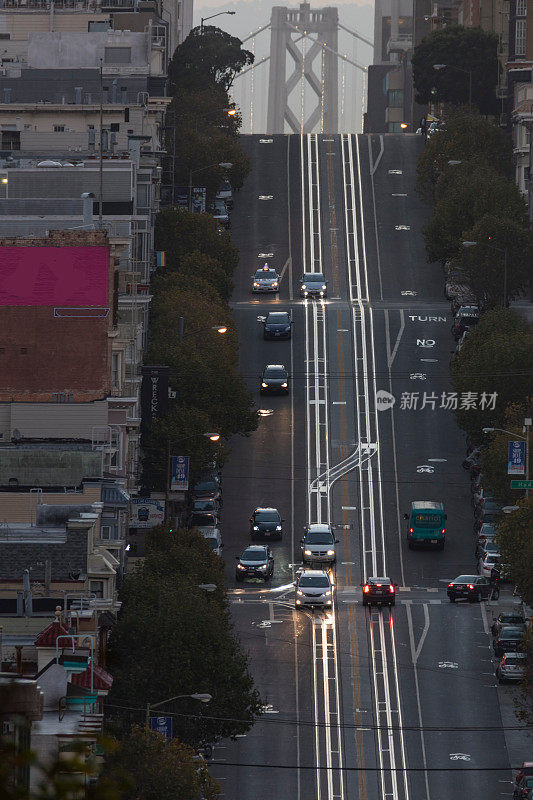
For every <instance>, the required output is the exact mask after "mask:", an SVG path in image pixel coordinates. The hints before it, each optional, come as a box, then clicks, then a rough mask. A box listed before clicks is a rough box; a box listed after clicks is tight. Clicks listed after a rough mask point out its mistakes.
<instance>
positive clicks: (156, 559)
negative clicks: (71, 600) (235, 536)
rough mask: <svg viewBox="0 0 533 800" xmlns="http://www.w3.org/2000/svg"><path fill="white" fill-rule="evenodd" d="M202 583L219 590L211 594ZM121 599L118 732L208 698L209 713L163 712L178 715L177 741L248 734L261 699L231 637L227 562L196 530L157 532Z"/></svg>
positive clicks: (114, 640) (193, 708) (196, 742)
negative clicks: (149, 712) (149, 708)
mask: <svg viewBox="0 0 533 800" xmlns="http://www.w3.org/2000/svg"><path fill="white" fill-rule="evenodd" d="M202 583H214V584H216V585H217V587H218V589H217V591H216V592H213V593H212V594H211V593H207V592H205V591H203V590H202V589H200V588H198V587H199V584H202ZM122 595H123V597H122V600H123V605H122V608H121V612H120V615H119V618H118V621H117V624H116V625H115V627H114V629H113V632H112V635H111V639H110V643H109V664H110V669H111V672H112V674H113V676H114V683H113V688H112V690H111V692H110V695H109V702H108V713H109V714H110V715H111V716H112V717H113V720H114V722H115V724H117V725H120V727H121V728H122V729H127V728H129V727H130V726H131V724H132V723H134V722H135V721H137V722H140V721H141V720H143V719H144V709H145V708H146V705H147V703H159V702H160V701H162V700H165V699H167V698H173V697H175V696H177V695H182V694H185V695H188V694H194V693H197V692H205V693H208V694H210V695H211V696H212V700H211V702H210V703H209V704H208V705H204V704H200V703H198V702H197V701H195V700H192V699H188V698H182V699H180V700H177V701H173V702H170V703H169V704H168V705H165V706H164V707H161V708H160V710H159V712H158V713H163V710H164V711H165V713H166V714H169V713H171V714H172V715H173V719H174V726H173V728H174V736H175V737H176V738H177V739H179V740H180V741H182V742H185V743H186V744H188V745H190V746H191V747H198V746H200V745H202V744H205V743H208V742H214V741H216V740H217V739H219V738H222V737H228V736H235V735H237V734H242V733H246V732H247V731H248V730H249V729H250V727H251V726H252V724H253V722H254V721H255V719H256V718H257V716H258V714H259V713H260V710H261V705H260V699H259V696H258V694H257V692H256V690H255V689H254V687H253V681H252V677H251V675H250V673H249V670H248V662H247V658H246V656H245V654H244V653H243V651H242V649H241V647H240V645H239V643H238V641H237V640H236V638H235V636H234V635H233V633H232V622H231V618H230V614H229V610H228V601H227V597H226V593H225V586H224V567H223V562H222V561H221V559H219V558H218V557H217V556H216V555H215V554H214V553H213V551H212V550H211V549H210V548H209V546H208V545H207V543H206V542H205V540H204V538H203V537H202V536H201V535H200V534H198V533H197V532H196V531H194V530H191V531H178V532H177V533H176V534H169V533H168V532H164V531H163V530H158V531H156V532H155V534H153V539H152V546H151V549H150V550H149V552H148V554H147V557H146V559H145V561H144V564H143V565H142V566H141V567H139V568H138V569H137V570H136V571H135V572H134V573H132V574H129V575H127V577H126V579H125V582H124V587H123V592H122ZM199 706H201V707H199ZM132 707H133V708H134V709H137V710H136V711H135V710H134V711H131V708H132Z"/></svg>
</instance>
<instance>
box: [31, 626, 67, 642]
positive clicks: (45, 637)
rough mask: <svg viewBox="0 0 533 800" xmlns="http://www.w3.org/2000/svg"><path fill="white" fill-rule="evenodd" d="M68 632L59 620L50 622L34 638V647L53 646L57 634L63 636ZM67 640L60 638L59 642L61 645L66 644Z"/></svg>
mask: <svg viewBox="0 0 533 800" xmlns="http://www.w3.org/2000/svg"><path fill="white" fill-rule="evenodd" d="M67 634H68V630H67V628H65V627H64V626H63V625H61V623H60V622H56V621H55V620H54V622H51V623H50V625H48V627H46V628H45V629H44V631H41V632H40V634H39V635H38V636H37V638H36V639H35V647H55V646H56V641H57V637H58V636H65V635H67ZM68 644H69V640H68V639H62V640H61V642H60V646H61V647H65V646H68Z"/></svg>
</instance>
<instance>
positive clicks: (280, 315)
mask: <svg viewBox="0 0 533 800" xmlns="http://www.w3.org/2000/svg"><path fill="white" fill-rule="evenodd" d="M291 333H292V319H291V318H290V315H289V312H288V311H271V312H270V313H269V314H267V316H266V317H265V319H264V321H263V337H264V338H265V339H290V338H291Z"/></svg>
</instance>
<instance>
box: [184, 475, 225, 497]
mask: <svg viewBox="0 0 533 800" xmlns="http://www.w3.org/2000/svg"><path fill="white" fill-rule="evenodd" d="M191 496H192V498H193V500H197V499H202V500H218V501H219V502H221V500H222V493H221V491H220V484H219V483H218V481H213V480H210V479H209V480H205V481H204V480H199V481H197V482H196V483H195V484H194V486H193V487H192V490H191Z"/></svg>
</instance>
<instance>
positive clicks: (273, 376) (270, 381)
mask: <svg viewBox="0 0 533 800" xmlns="http://www.w3.org/2000/svg"><path fill="white" fill-rule="evenodd" d="M259 391H260V392H261V394H266V393H271V394H287V393H288V391H289V373H288V372H287V370H286V369H285V367H284V366H283V364H268V365H267V366H266V367H265V368H264V370H263V374H262V375H261V386H260V387H259Z"/></svg>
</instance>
